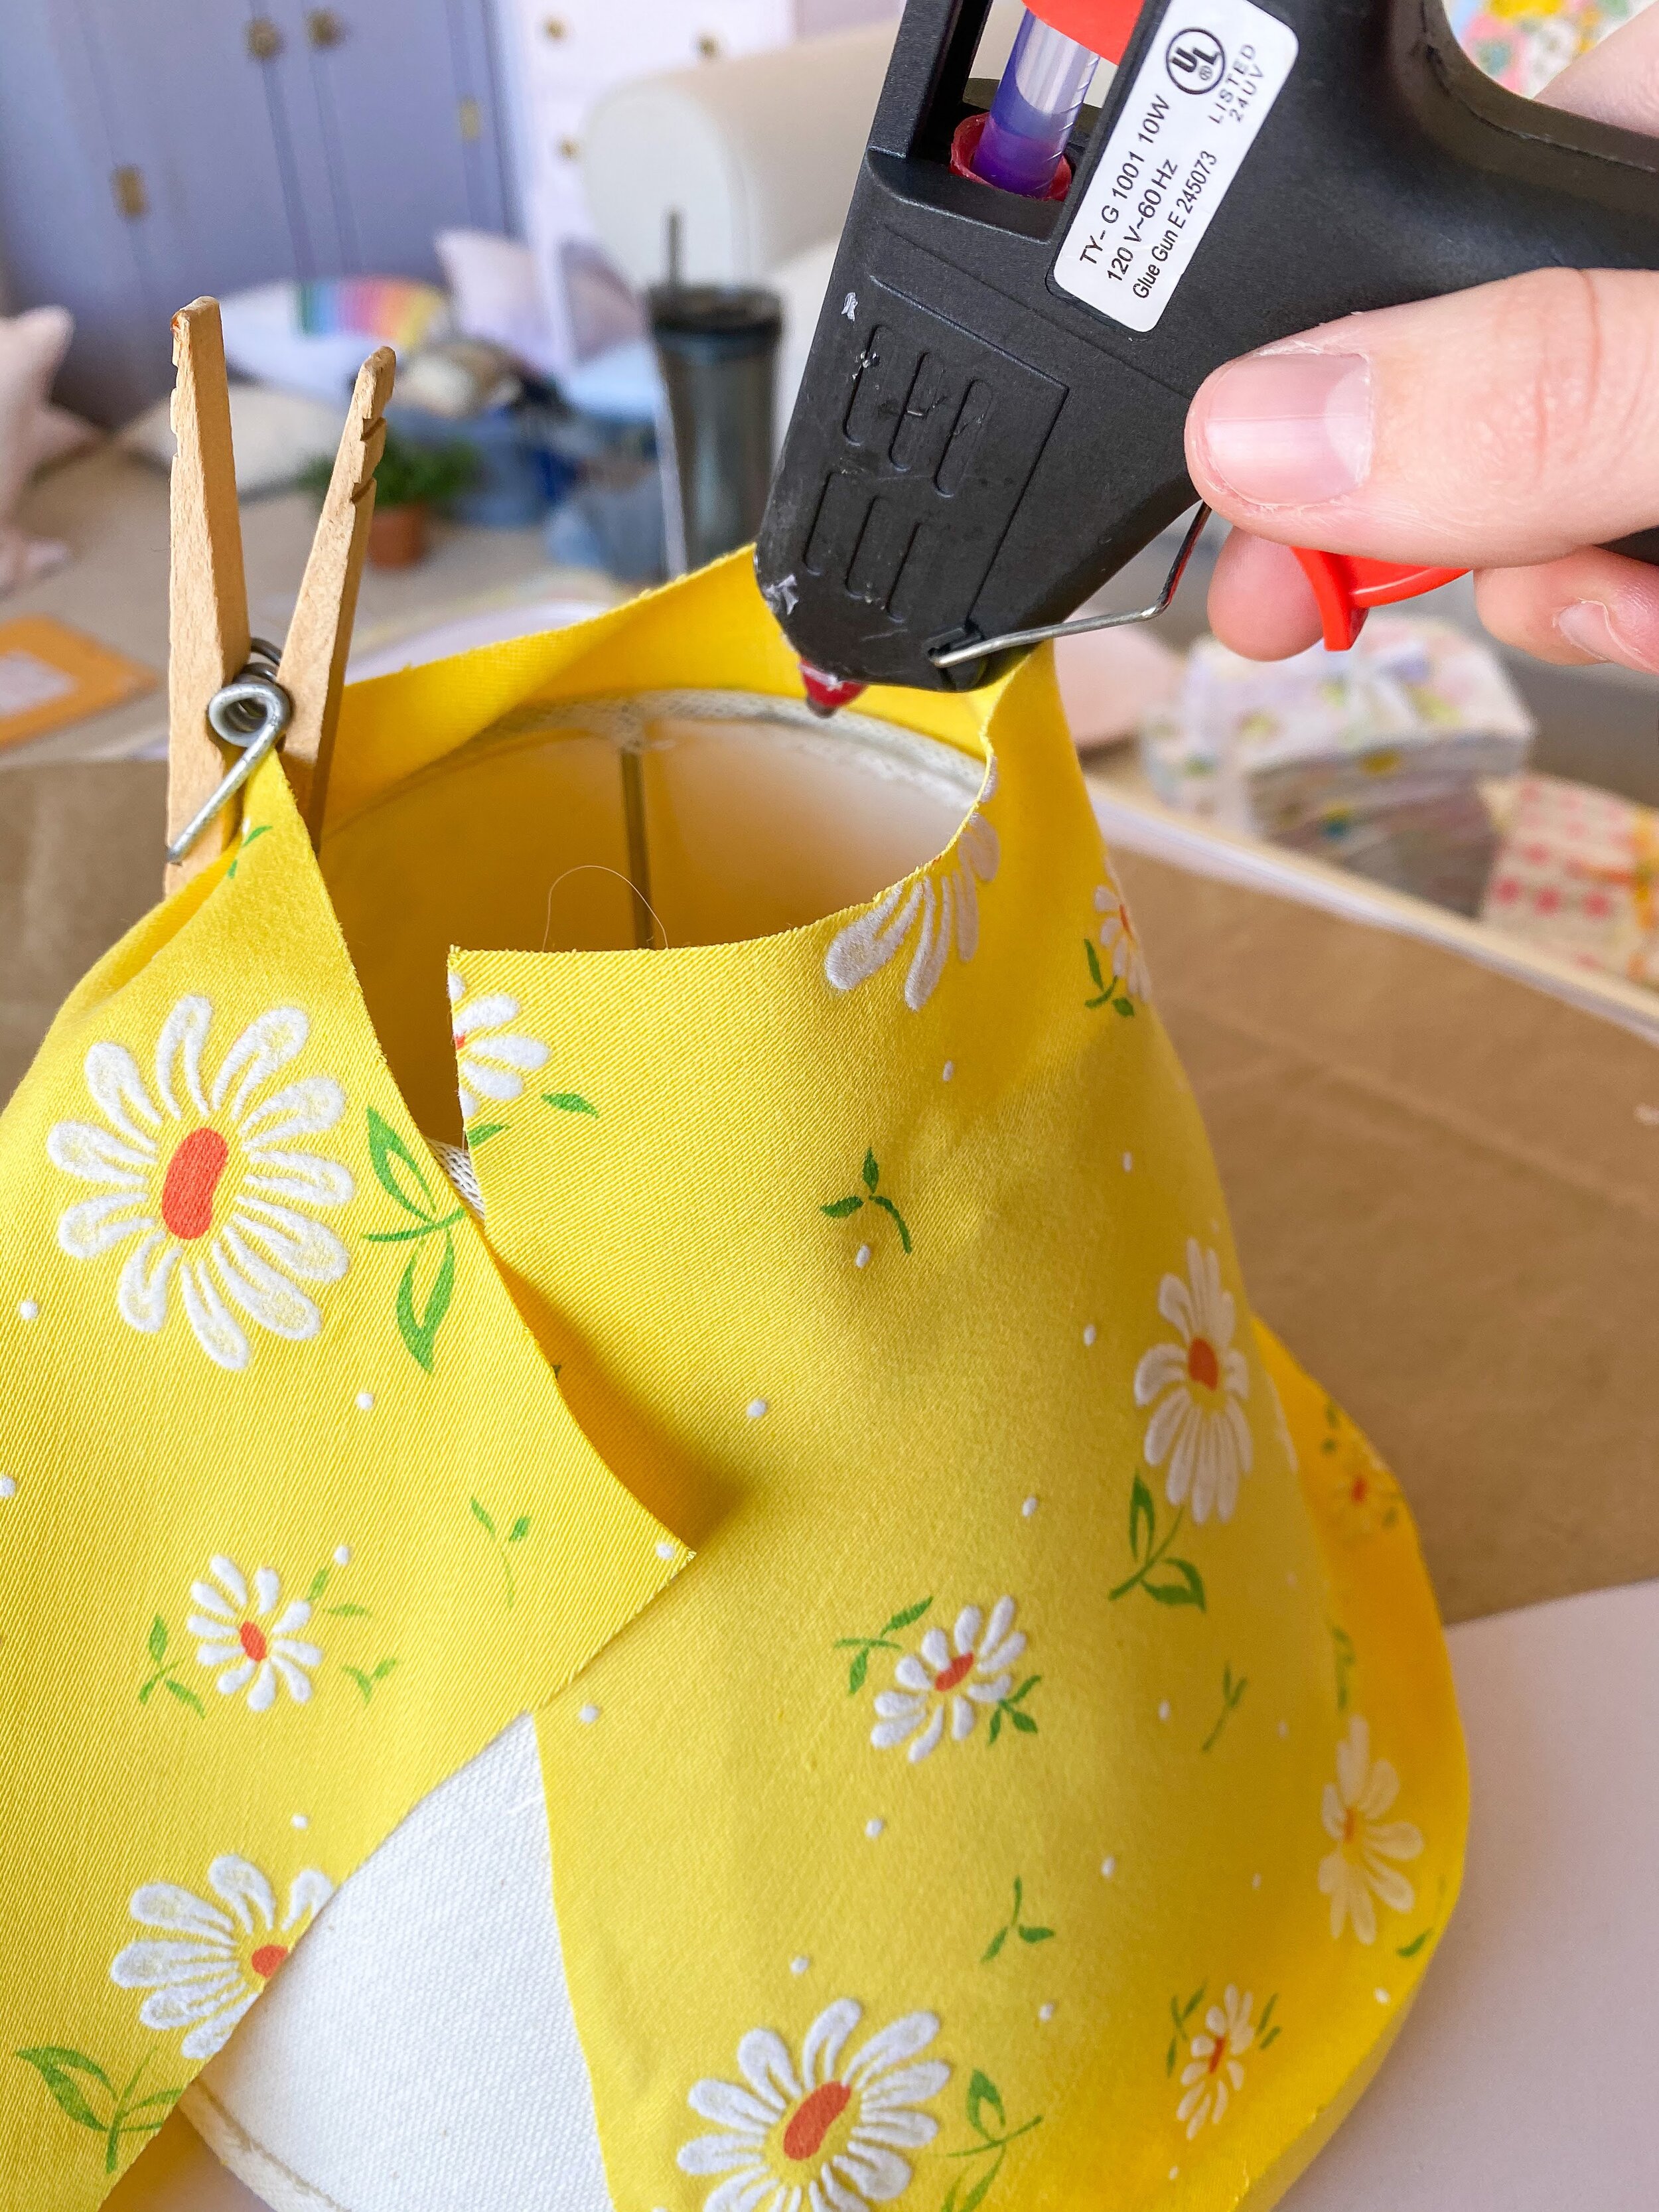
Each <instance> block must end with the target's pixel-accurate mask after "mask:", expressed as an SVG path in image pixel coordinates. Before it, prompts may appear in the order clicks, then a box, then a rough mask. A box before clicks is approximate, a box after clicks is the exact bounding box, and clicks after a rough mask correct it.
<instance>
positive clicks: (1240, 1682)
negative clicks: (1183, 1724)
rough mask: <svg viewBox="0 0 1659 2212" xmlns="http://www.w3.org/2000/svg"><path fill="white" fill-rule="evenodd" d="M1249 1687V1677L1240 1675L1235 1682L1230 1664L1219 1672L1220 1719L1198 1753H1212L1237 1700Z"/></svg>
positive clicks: (1234, 1708)
mask: <svg viewBox="0 0 1659 2212" xmlns="http://www.w3.org/2000/svg"><path fill="white" fill-rule="evenodd" d="M1249 1686H1250V1682H1249V1676H1248V1675H1246V1674H1241V1675H1239V1676H1238V1678H1237V1680H1235V1679H1234V1676H1233V1670H1232V1668H1231V1664H1229V1665H1227V1666H1225V1667H1224V1668H1222V1670H1221V1717H1220V1719H1219V1720H1218V1721H1217V1723H1216V1724H1215V1726H1214V1727H1213V1728H1212V1729H1211V1730H1210V1733H1209V1734H1208V1735H1206V1737H1205V1739H1204V1741H1203V1742H1202V1743H1201V1744H1200V1746H1199V1749H1200V1751H1213V1750H1214V1748H1215V1746H1216V1743H1217V1741H1218V1739H1219V1737H1220V1735H1221V1731H1222V1729H1225V1727H1226V1725H1227V1723H1228V1722H1229V1721H1230V1720H1231V1718H1232V1717H1233V1715H1234V1713H1235V1712H1237V1710H1238V1705H1239V1700H1240V1699H1242V1698H1243V1695H1244V1692H1245V1691H1246V1690H1248V1689H1249Z"/></svg>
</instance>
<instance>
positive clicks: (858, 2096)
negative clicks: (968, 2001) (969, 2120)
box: [679, 1997, 951, 2212]
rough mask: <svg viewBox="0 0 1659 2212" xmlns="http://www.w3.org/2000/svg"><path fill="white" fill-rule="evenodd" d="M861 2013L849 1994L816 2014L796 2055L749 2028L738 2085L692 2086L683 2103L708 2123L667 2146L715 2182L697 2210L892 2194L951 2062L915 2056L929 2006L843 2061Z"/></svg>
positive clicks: (771, 2207) (720, 2211)
mask: <svg viewBox="0 0 1659 2212" xmlns="http://www.w3.org/2000/svg"><path fill="white" fill-rule="evenodd" d="M862 2016H863V2015H862V2008H861V2007H860V2006H859V2005H857V2004H855V2003H854V2002H853V2000H852V1999H851V1998H850V1997H843V1998H842V1999H841V2001H840V2002H839V2003H836V2004H832V2005H831V2006H829V2008H828V2009H827V2010H826V2011H824V2012H822V2013H820V2014H819V2015H818V2017H817V2019H816V2020H815V2021H813V2023H812V2025H811V2027H809V2028H808V2029H807V2031H806V2035H805V2040H804V2042H803V2043H802V2045H801V2050H800V2058H799V2063H797V2062H796V2060H795V2059H794V2057H793V2056H792V2055H791V2053H790V2051H789V2049H788V2047H787V2045H786V2044H785V2043H784V2041H783V2039H782V2038H781V2036H779V2035H776V2034H775V2033H773V2031H772V2030H771V2029H770V2028H767V2027H757V2028H756V2029H754V2030H753V2031H752V2032H751V2033H749V2034H748V2035H745V2036H744V2039H743V2040H742V2042H741V2043H740V2044H739V2045H738V2070H739V2071H740V2072H741V2074H742V2075H743V2081H742V2082H741V2083H739V2082H735V2081H699V2082H697V2083H696V2085H695V2087H693V2088H692V2091H691V2093H690V2097H689V2098H688V2100H687V2102H688V2103H689V2104H690V2107H691V2109H692V2111H693V2112H695V2113H696V2115H697V2117H698V2118H699V2119H703V2120H712V2121H713V2122H714V2125H715V2126H716V2127H717V2128H718V2129H719V2130H720V2133H719V2134H717V2135H707V2136H696V2138H695V2140H694V2141H692V2142H689V2143H687V2144H685V2145H684V2148H682V2150H681V2152H680V2154H679V2167H680V2171H681V2172H682V2173H690V2174H696V2175H698V2176H700V2177H701V2176H705V2175H706V2176H708V2177H710V2178H714V2180H715V2185H714V2188H713V2189H711V2190H710V2191H709V2192H708V2196H707V2197H705V2198H704V2199H703V2208H702V2212H805V2208H806V2207H808V2206H810V2207H811V2212H868V2208H869V2207H870V2206H871V2205H874V2204H890V2203H893V2202H894V2201H895V2199H896V2198H898V2197H902V2196H903V2194H904V2192H905V2191H906V2190H907V2189H908V2187H909V2185H910V2181H911V2167H910V2165H909V2163H908V2160H906V2159H904V2158H903V2157H902V2156H901V2155H900V2154H901V2153H902V2152H904V2151H916V2150H921V2149H923V2148H926V2146H927V2144H928V2143H930V2142H933V2138H934V2136H936V2135H937V2134H938V2133H939V2122H938V2121H937V2120H936V2119H935V2118H933V2115H932V2113H931V2112H923V2111H922V2110H921V2107H922V2106H924V2105H925V2104H927V2101H928V2100H929V2099H930V2098H933V2097H936V2096H937V2095H938V2094H939V2091H940V2090H941V2089H942V2088H943V2087H945V2083H946V2082H947V2081H949V2080H950V2078H951V2069H950V2068H949V2067H948V2066H947V2065H945V2063H944V2062H943V2061H942V2060H939V2059H937V2058H929V2059H922V2058H921V2057H920V2054H921V2052H922V2051H925V2050H926V2049H927V2046H928V2045H929V2044H930V2043H932V2042H933V2039H934V2037H935V2036H936V2035H937V2034H938V2033H939V2021H938V2020H937V2019H936V2018H935V2016H934V2015H933V2014H932V2013H930V2012H913V2013H908V2014H907V2015H906V2016H905V2017H904V2018H903V2019H902V2020H900V2021H894V2023H893V2025H892V2026H891V2027H884V2028H883V2029H881V2030H880V2032H879V2033H878V2034H875V2035H872V2036H871V2037H870V2038H869V2039H868V2041H866V2042H865V2043H863V2044H861V2045H860V2047H859V2048H858V2050H857V2051H854V2053H853V2055H852V2056H851V2057H845V2058H844V2057H843V2056H842V2054H843V2052H844V2051H846V2048H847V2044H848V2039H849V2038H850V2037H851V2036H852V2034H853V2032H854V2029H855V2028H856V2027H858V2024H859V2021H860V2019H861V2018H862Z"/></svg>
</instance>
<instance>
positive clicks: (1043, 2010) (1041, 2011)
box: [1037, 2004, 1054, 2026]
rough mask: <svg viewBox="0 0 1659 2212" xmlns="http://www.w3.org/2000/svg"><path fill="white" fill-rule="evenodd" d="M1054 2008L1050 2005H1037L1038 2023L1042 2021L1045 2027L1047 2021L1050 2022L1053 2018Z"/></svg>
mask: <svg viewBox="0 0 1659 2212" xmlns="http://www.w3.org/2000/svg"><path fill="white" fill-rule="evenodd" d="M1037 2018H1038V2019H1039V2020H1040V2021H1042V2022H1043V2023H1044V2024H1045V2026H1046V2025H1047V2023H1048V2021H1051V2020H1052V2019H1053V2018H1054V2007H1053V2005H1051V2004H1042V2005H1039V2006H1038V2007H1037Z"/></svg>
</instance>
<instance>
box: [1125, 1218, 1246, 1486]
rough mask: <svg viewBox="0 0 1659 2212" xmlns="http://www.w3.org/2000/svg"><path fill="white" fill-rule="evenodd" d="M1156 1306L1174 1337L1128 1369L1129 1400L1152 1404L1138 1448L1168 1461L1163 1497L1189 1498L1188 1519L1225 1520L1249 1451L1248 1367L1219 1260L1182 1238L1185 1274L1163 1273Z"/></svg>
mask: <svg viewBox="0 0 1659 2212" xmlns="http://www.w3.org/2000/svg"><path fill="white" fill-rule="evenodd" d="M1158 1311H1159V1312H1160V1313H1161V1314H1162V1315H1163V1316H1164V1320H1165V1321H1167V1322H1169V1324H1170V1328H1173V1329H1174V1330H1175V1331H1176V1334H1177V1335H1178V1336H1179V1338H1180V1342H1179V1343H1177V1344H1169V1343H1164V1344H1155V1345H1154V1346H1152V1350H1151V1351H1150V1352H1146V1354H1145V1355H1144V1356H1143V1357H1142V1358H1141V1361H1140V1364H1139V1366H1138V1367H1137V1368H1136V1369H1135V1403H1136V1405H1138V1406H1151V1407H1152V1409H1153V1410H1152V1419H1151V1420H1149V1421H1148V1422H1147V1424H1146V1443H1145V1444H1144V1446H1143V1449H1144V1450H1145V1452H1146V1464H1147V1465H1148V1467H1162V1466H1163V1465H1164V1462H1165V1461H1166V1460H1167V1461H1168V1462H1169V1474H1168V1476H1167V1478H1166V1480H1165V1482H1164V1495H1165V1496H1166V1497H1167V1498H1168V1499H1169V1501H1170V1504H1171V1505H1181V1504H1190V1506H1191V1510H1192V1516H1193V1518H1194V1521H1207V1520H1208V1519H1209V1517H1210V1515H1211V1514H1212V1512H1213V1513H1214V1514H1216V1516H1218V1518H1219V1519H1220V1520H1223V1521H1231V1519H1232V1517H1233V1508H1234V1507H1235V1506H1236V1505H1237V1503H1238V1482H1239V1477H1240V1476H1241V1475H1244V1474H1249V1471H1250V1467H1251V1464H1252V1462H1253V1459H1254V1456H1255V1447H1254V1445H1253V1444H1252V1443H1251V1441H1250V1425H1249V1421H1248V1420H1247V1419H1245V1417H1244V1403H1245V1401H1246V1399H1248V1397H1249V1395H1250V1370H1249V1364H1248V1362H1247V1361H1246V1359H1245V1358H1244V1355H1243V1352H1239V1351H1237V1350H1236V1349H1235V1347H1234V1345H1233V1332H1234V1329H1235V1328H1236V1327H1237V1310H1236V1309H1235V1307H1234V1304H1233V1297H1232V1292H1231V1291H1224V1290H1223V1289H1222V1287H1221V1262H1220V1261H1219V1260H1218V1258H1217V1257H1216V1255H1215V1254H1214V1253H1213V1252H1212V1251H1207V1250H1206V1249H1202V1248H1201V1247H1200V1244H1199V1243H1198V1240H1197V1238H1196V1237H1188V1239H1187V1279H1186V1280H1185V1282H1183V1281H1182V1279H1181V1277H1180V1276H1179V1275H1165V1277H1164V1280H1163V1282H1162V1283H1161V1284H1160V1285H1158Z"/></svg>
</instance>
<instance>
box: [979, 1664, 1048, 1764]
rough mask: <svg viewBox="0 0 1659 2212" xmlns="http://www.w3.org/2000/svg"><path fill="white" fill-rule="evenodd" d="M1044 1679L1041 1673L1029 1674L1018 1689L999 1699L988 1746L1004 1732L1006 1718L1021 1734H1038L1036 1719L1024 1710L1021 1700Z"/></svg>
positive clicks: (995, 1708)
mask: <svg viewBox="0 0 1659 2212" xmlns="http://www.w3.org/2000/svg"><path fill="white" fill-rule="evenodd" d="M1041 1680H1042V1675H1041V1674H1028V1675H1027V1676H1026V1678H1025V1680H1024V1681H1023V1682H1022V1683H1021V1684H1020V1686H1019V1687H1018V1689H1017V1690H1011V1691H1010V1692H1009V1693H1008V1695H1007V1696H1006V1698H1001V1699H998V1701H997V1703H996V1705H994V1707H993V1708H992V1711H991V1733H990V1735H989V1737H988V1738H987V1747H988V1746H989V1745H990V1744H994V1742H995V1741H996V1740H997V1738H998V1737H999V1736H1000V1735H1001V1734H1002V1723H1003V1722H1004V1721H1005V1720H1006V1721H1007V1722H1008V1723H1010V1725H1011V1726H1012V1727H1013V1728H1015V1729H1018V1731H1019V1733H1020V1735H1036V1734H1037V1724H1036V1721H1035V1720H1034V1719H1033V1718H1032V1717H1031V1715H1030V1713H1028V1712H1024V1711H1022V1710H1021V1707H1020V1700H1021V1699H1023V1698H1024V1695H1025V1693H1026V1692H1027V1691H1028V1690H1035V1689H1036V1686H1037V1684H1038V1683H1039V1682H1040V1681H1041Z"/></svg>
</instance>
